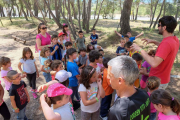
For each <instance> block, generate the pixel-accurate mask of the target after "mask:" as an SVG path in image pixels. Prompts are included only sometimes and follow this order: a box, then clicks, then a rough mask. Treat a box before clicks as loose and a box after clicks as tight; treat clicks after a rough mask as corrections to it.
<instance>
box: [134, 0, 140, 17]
mask: <svg viewBox="0 0 180 120" xmlns="http://www.w3.org/2000/svg"><path fill="white" fill-rule="evenodd" d="M139 4H140V0H136V1H135V5H136V16H135V20H137V15H138V10H139Z"/></svg>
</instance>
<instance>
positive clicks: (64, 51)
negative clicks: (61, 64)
mask: <svg viewBox="0 0 180 120" xmlns="http://www.w3.org/2000/svg"><path fill="white" fill-rule="evenodd" d="M58 42H61V41H60V40H58ZM65 43H66V40H63V46H65ZM65 54H66V47H65V50H63V48H62V49H61V55H62V58H64V55H65Z"/></svg>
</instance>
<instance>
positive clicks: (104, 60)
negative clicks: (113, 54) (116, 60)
mask: <svg viewBox="0 0 180 120" xmlns="http://www.w3.org/2000/svg"><path fill="white" fill-rule="evenodd" d="M110 60H111V58H110V57H106V58H104V59H103V65H104V67H105V68H108V62H109V61H110Z"/></svg>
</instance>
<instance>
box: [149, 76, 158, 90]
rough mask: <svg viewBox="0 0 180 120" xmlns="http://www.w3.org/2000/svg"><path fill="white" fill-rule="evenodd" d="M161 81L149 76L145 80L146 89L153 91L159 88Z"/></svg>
mask: <svg viewBox="0 0 180 120" xmlns="http://www.w3.org/2000/svg"><path fill="white" fill-rule="evenodd" d="M160 81H161V79H159V78H158V77H155V76H151V77H149V78H148V79H147V87H148V88H149V90H155V89H157V88H158V87H159V85H160Z"/></svg>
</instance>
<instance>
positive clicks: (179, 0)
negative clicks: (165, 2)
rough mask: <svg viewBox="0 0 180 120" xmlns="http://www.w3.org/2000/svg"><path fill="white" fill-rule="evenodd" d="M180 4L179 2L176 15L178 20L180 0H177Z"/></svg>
mask: <svg viewBox="0 0 180 120" xmlns="http://www.w3.org/2000/svg"><path fill="white" fill-rule="evenodd" d="M177 2H178V4H177V10H176V15H175V19H176V20H177V17H178V13H179V5H180V0H177Z"/></svg>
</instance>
